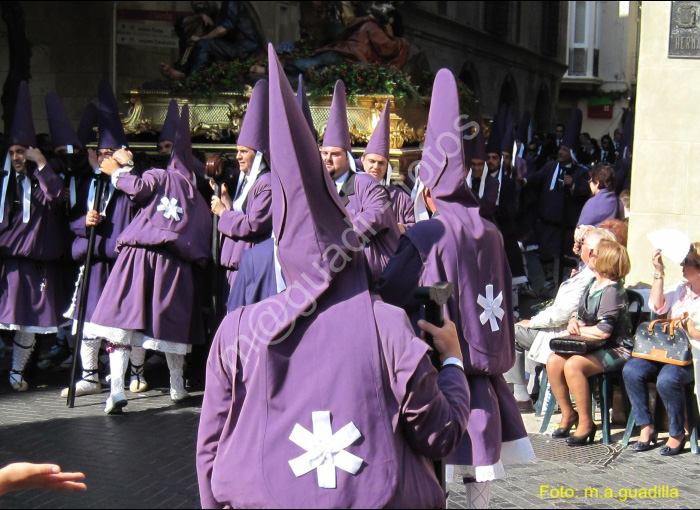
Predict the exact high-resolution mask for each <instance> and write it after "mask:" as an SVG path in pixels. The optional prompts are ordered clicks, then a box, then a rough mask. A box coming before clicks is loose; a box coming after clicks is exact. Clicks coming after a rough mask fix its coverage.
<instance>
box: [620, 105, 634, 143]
mask: <svg viewBox="0 0 700 510" xmlns="http://www.w3.org/2000/svg"><path fill="white" fill-rule="evenodd" d="M633 143H634V112H628V113H627V115H626V116H625V129H624V131H623V132H622V147H623V148H624V147H627V148H628V149H629V150H632V145H633Z"/></svg>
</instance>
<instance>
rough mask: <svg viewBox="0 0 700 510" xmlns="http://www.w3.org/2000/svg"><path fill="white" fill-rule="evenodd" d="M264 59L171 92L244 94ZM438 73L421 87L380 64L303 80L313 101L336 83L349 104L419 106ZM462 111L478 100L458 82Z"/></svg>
mask: <svg viewBox="0 0 700 510" xmlns="http://www.w3.org/2000/svg"><path fill="white" fill-rule="evenodd" d="M266 63H267V62H266V61H265V60H262V59H248V60H243V61H239V60H234V61H230V62H215V63H213V64H212V65H210V66H209V67H207V68H205V69H202V70H201V71H198V72H196V73H192V74H191V75H190V76H188V77H187V78H185V79H184V80H182V81H177V82H173V83H172V84H171V85H170V91H171V92H172V93H173V94H175V95H178V96H183V95H187V96H195V97H198V98H203V99H207V98H210V97H212V96H214V95H216V94H218V93H221V92H239V93H242V92H244V90H245V87H246V85H247V84H248V83H249V80H248V77H249V75H250V69H251V68H252V67H253V66H262V67H266ZM434 78H435V73H432V72H430V71H424V72H423V74H422V76H421V77H420V83H419V84H414V83H412V82H411V77H410V76H409V75H408V74H407V73H405V72H404V71H402V70H401V69H399V68H397V67H393V66H382V65H378V64H349V63H342V64H338V65H332V66H327V67H324V68H322V69H319V70H316V69H310V70H309V71H307V72H306V75H305V77H304V80H305V85H306V90H307V92H308V93H309V94H310V95H311V98H312V100H313V99H315V98H318V97H320V96H328V95H333V88H334V86H335V82H336V81H337V80H343V82H344V83H345V89H346V91H347V94H348V102H349V103H351V104H353V103H355V104H356V103H357V96H361V95H384V94H387V95H393V96H394V100H395V101H396V103H397V104H399V105H401V106H404V105H405V104H406V103H418V102H419V101H420V98H421V96H428V97H429V96H430V94H431V93H432V86H433V79H434ZM457 86H458V91H459V97H460V107H461V110H462V111H463V112H470V111H474V109H475V106H476V100H475V99H474V95H473V93H472V92H471V91H470V90H469V89H468V88H467V86H466V85H465V84H464V83H463V82H462V81H461V80H457Z"/></svg>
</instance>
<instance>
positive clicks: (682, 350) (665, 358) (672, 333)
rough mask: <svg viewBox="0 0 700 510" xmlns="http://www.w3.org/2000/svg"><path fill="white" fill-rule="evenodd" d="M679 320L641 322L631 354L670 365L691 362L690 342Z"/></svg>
mask: <svg viewBox="0 0 700 510" xmlns="http://www.w3.org/2000/svg"><path fill="white" fill-rule="evenodd" d="M681 320H682V319H659V320H655V321H652V322H642V323H641V324H640V325H639V327H638V328H637V333H636V335H635V339H634V349H633V350H632V356H634V357H635V358H643V359H648V360H651V361H659V362H661V363H670V364H672V365H681V366H687V365H690V364H691V363H692V362H693V360H692V357H691V350H690V342H689V341H688V334H687V333H686V332H685V330H684V329H683V328H682V327H681V324H680V323H681Z"/></svg>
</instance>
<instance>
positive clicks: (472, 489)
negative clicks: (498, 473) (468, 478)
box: [464, 482, 491, 508]
mask: <svg viewBox="0 0 700 510" xmlns="http://www.w3.org/2000/svg"><path fill="white" fill-rule="evenodd" d="M464 487H465V489H466V497H467V508H488V507H489V502H490V500H491V482H469V483H465V484H464Z"/></svg>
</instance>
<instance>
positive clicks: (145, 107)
mask: <svg viewBox="0 0 700 510" xmlns="http://www.w3.org/2000/svg"><path fill="white" fill-rule="evenodd" d="M126 96H127V99H128V105H129V110H128V113H127V115H126V117H125V118H124V119H123V121H122V123H123V125H124V131H125V132H126V134H127V136H129V135H142V134H152V135H156V134H158V133H159V132H160V130H161V128H162V126H163V122H165V116H166V114H167V111H168V103H169V102H170V99H171V97H172V95H171V94H170V93H169V92H166V91H132V92H129V93H128V94H126ZM175 99H176V100H177V102H178V104H179V105H180V106H181V107H182V105H184V104H187V105H189V108H190V129H191V132H192V136H196V137H204V138H205V139H206V140H207V142H206V143H200V144H195V148H197V149H199V150H203V151H204V152H205V153H214V152H228V151H233V150H235V145H229V144H224V143H222V142H223V141H224V140H227V139H232V138H234V139H235V138H236V137H237V135H238V133H239V132H240V129H241V123H242V121H243V116H244V115H245V111H246V108H247V106H248V101H249V99H250V95H249V94H235V93H221V94H217V95H215V96H213V97H211V98H210V99H207V100H206V101H203V100H201V99H196V98H188V97H177V98H175ZM332 99H333V98H332V97H331V96H323V97H320V98H318V99H316V100H314V101H312V102H311V103H310V106H311V116H312V118H313V121H314V127H315V128H316V131H317V132H318V134H319V141H320V140H322V139H323V135H324V133H325V131H326V125H327V124H328V115H329V113H330V108H331V102H332ZM387 99H390V100H391V125H390V137H391V142H390V143H391V163H392V166H393V168H394V172H395V174H396V173H398V174H401V176H402V177H404V176H405V175H406V172H407V171H408V169H409V167H410V165H411V163H412V162H413V161H416V160H418V159H420V150H419V149H417V148H416V146H417V145H418V143H421V142H423V141H424V140H425V129H426V125H427V123H428V99H427V98H423V99H422V100H421V102H420V103H418V104H415V103H414V104H410V103H409V104H406V105H403V106H402V105H399V104H396V103H395V102H394V99H393V96H386V95H376V96H357V103H356V104H354V105H348V107H347V112H348V124H349V127H350V137H351V139H352V144H353V145H358V146H363V145H366V144H367V142H368V141H369V139H370V137H371V136H372V133H373V131H374V127H375V126H376V125H377V122H379V117H380V115H381V113H382V110H383V108H384V104H385V103H386V100H387ZM131 145H132V147H133V148H135V149H140V150H146V151H150V150H152V149H155V145H154V144H148V143H133V144H131ZM411 146H412V147H411ZM353 152H355V153H356V154H357V155H358V156H359V155H360V154H362V152H363V149H361V148H358V149H357V150H354V151H353Z"/></svg>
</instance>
